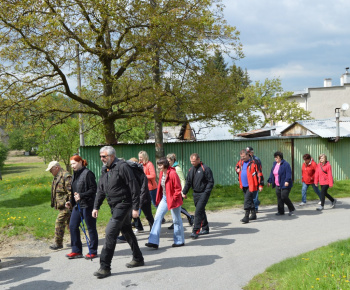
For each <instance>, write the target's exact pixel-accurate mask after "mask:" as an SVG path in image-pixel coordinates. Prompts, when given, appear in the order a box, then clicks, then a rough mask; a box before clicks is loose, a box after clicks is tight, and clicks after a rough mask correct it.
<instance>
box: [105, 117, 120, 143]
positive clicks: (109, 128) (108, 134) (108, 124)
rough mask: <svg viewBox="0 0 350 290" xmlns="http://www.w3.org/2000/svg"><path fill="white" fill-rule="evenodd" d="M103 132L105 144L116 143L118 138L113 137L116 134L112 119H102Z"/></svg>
mask: <svg viewBox="0 0 350 290" xmlns="http://www.w3.org/2000/svg"><path fill="white" fill-rule="evenodd" d="M103 133H104V135H105V139H106V144H109V145H113V144H117V143H118V140H117V139H116V138H115V135H116V134H115V127H114V121H113V120H109V119H107V120H106V119H104V120H103Z"/></svg>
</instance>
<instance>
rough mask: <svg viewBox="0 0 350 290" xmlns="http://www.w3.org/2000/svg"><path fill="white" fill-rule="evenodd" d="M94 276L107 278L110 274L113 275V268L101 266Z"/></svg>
mask: <svg viewBox="0 0 350 290" xmlns="http://www.w3.org/2000/svg"><path fill="white" fill-rule="evenodd" d="M94 276H96V277H97V278H98V279H103V278H106V277H108V276H111V270H107V269H102V268H100V269H98V270H97V271H96V272H94Z"/></svg>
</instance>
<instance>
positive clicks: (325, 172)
mask: <svg viewBox="0 0 350 290" xmlns="http://www.w3.org/2000/svg"><path fill="white" fill-rule="evenodd" d="M318 160H319V161H320V163H318V164H317V168H316V173H315V185H316V186H318V183H320V185H321V205H320V206H319V207H317V208H316V210H323V207H324V201H325V197H327V198H328V199H329V200H330V201H331V203H332V205H331V208H334V207H335V204H336V203H337V200H336V199H335V198H333V197H332V196H331V195H330V194H328V192H327V190H328V188H330V187H332V186H333V176H332V167H331V165H330V164H329V162H328V161H327V156H326V155H325V154H321V155H320V156H319V157H318Z"/></svg>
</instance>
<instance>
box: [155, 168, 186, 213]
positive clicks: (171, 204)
mask: <svg viewBox="0 0 350 290" xmlns="http://www.w3.org/2000/svg"><path fill="white" fill-rule="evenodd" d="M162 176H163V171H161V172H160V174H159V182H158V190H157V197H156V205H157V206H158V204H159V203H160V201H161V200H162V198H163V187H162V185H161V180H162ZM165 192H166V201H167V204H168V210H171V209H173V208H177V207H179V206H181V205H182V203H183V202H182V195H181V192H182V187H181V182H180V178H179V176H178V175H177V173H176V170H175V168H173V167H169V168H168V171H167V176H166V179H165Z"/></svg>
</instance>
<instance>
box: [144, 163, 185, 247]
mask: <svg viewBox="0 0 350 290" xmlns="http://www.w3.org/2000/svg"><path fill="white" fill-rule="evenodd" d="M157 165H158V169H159V171H160V175H159V182H158V190H157V198H156V204H157V206H158V207H157V212H156V216H155V218H154V224H153V227H152V230H151V233H150V235H149V238H148V243H146V246H147V247H149V248H155V249H158V246H159V236H160V229H161V225H162V220H163V218H164V216H165V214H166V213H167V212H168V211H169V210H170V211H171V215H172V217H173V223H174V244H173V245H172V246H173V247H181V246H184V245H185V237H184V228H183V225H182V219H181V205H182V195H181V183H180V178H179V176H178V175H177V173H176V171H175V169H174V168H173V167H171V166H170V164H169V161H168V160H167V159H166V158H165V157H162V158H160V159H159V160H158V161H157Z"/></svg>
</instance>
